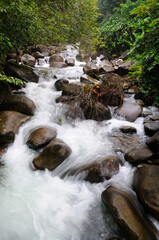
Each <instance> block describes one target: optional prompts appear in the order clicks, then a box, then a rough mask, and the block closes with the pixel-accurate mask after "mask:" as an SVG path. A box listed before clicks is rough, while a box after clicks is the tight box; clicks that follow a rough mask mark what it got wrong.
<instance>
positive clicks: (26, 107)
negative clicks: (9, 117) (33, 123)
mask: <svg viewBox="0 0 159 240" xmlns="http://www.w3.org/2000/svg"><path fill="white" fill-rule="evenodd" d="M3 110H11V111H17V112H20V113H24V114H26V115H31V116H32V115H33V114H34V111H35V105H34V102H33V101H32V100H31V99H29V98H27V97H26V96H23V95H17V94H16V95H14V94H10V95H8V96H6V97H5V99H4V100H3V102H2V103H0V111H3Z"/></svg>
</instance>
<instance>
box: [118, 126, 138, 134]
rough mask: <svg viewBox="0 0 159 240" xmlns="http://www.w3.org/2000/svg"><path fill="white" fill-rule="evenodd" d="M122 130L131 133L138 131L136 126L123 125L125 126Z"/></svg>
mask: <svg viewBox="0 0 159 240" xmlns="http://www.w3.org/2000/svg"><path fill="white" fill-rule="evenodd" d="M120 131H121V132H122V133H130V134H133V133H136V132H137V130H136V128H134V127H131V126H123V127H121V128H120Z"/></svg>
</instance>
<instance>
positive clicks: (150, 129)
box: [144, 121, 159, 136]
mask: <svg viewBox="0 0 159 240" xmlns="http://www.w3.org/2000/svg"><path fill="white" fill-rule="evenodd" d="M144 130H145V133H146V135H148V136H153V135H154V134H155V133H157V131H158V130H159V121H149V122H147V123H145V124H144Z"/></svg>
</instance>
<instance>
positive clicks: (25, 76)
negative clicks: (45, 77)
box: [4, 62, 39, 83]
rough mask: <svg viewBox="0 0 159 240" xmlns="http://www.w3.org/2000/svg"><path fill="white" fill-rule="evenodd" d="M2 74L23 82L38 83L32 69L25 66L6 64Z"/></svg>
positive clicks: (37, 78)
mask: <svg viewBox="0 0 159 240" xmlns="http://www.w3.org/2000/svg"><path fill="white" fill-rule="evenodd" d="M4 72H5V74H6V75H8V76H12V77H16V78H19V79H21V80H23V81H25V82H36V83H37V82H38V80H39V75H38V74H37V73H36V72H35V70H34V69H33V68H32V67H29V66H26V65H18V64H16V63H12V62H7V63H6V64H5V67H4Z"/></svg>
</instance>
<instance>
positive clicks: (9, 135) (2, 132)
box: [0, 111, 30, 143]
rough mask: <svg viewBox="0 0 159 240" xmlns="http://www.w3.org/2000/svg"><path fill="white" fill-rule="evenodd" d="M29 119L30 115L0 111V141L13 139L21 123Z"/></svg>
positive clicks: (7, 141)
mask: <svg viewBox="0 0 159 240" xmlns="http://www.w3.org/2000/svg"><path fill="white" fill-rule="evenodd" d="M29 119H30V116H27V115H24V114H22V113H19V112H15V111H1V112H0V143H10V142H13V141H14V137H15V134H16V133H17V131H18V129H19V127H20V126H21V124H22V123H24V122H26V121H27V120H29Z"/></svg>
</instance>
